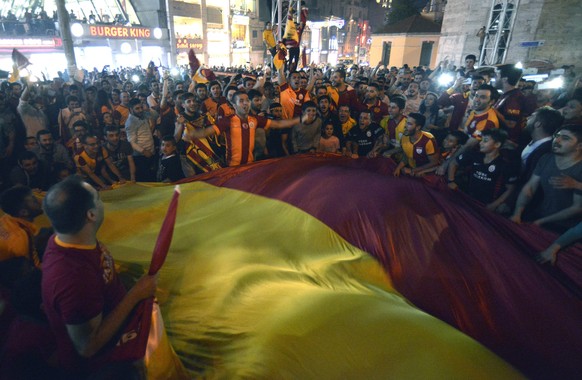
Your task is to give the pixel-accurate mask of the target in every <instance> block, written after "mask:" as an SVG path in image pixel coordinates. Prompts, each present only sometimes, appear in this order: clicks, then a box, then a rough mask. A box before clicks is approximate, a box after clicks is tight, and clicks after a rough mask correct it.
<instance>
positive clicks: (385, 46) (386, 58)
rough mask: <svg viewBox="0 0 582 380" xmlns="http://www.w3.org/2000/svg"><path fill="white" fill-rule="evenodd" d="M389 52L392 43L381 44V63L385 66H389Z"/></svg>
mask: <svg viewBox="0 0 582 380" xmlns="http://www.w3.org/2000/svg"><path fill="white" fill-rule="evenodd" d="M390 50H392V42H391V41H388V42H386V41H384V42H382V63H383V64H384V65H386V66H388V65H390Z"/></svg>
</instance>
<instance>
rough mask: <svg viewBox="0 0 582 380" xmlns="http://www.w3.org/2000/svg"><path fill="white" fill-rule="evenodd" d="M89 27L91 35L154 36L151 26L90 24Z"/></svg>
mask: <svg viewBox="0 0 582 380" xmlns="http://www.w3.org/2000/svg"><path fill="white" fill-rule="evenodd" d="M87 29H88V33H87V34H88V35H89V36H91V37H106V38H138V39H147V38H151V37H152V31H151V29H150V28H136V27H128V26H108V25H89V26H87Z"/></svg>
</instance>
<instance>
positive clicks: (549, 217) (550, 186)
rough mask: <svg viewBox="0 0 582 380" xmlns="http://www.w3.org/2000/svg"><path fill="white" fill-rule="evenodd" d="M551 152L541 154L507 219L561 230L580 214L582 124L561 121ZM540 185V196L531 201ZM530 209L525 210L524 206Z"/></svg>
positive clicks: (570, 224) (578, 219) (571, 223)
mask: <svg viewBox="0 0 582 380" xmlns="http://www.w3.org/2000/svg"><path fill="white" fill-rule="evenodd" d="M552 153H553V154H548V155H545V156H543V157H542V158H541V159H540V160H539V162H538V164H537V165H536V168H535V169H534V173H533V175H532V176H531V178H530V179H529V181H528V182H527V183H526V184H525V186H524V187H523V188H522V190H521V192H520V193H519V196H518V198H517V203H516V206H515V211H514V213H513V216H512V217H511V219H512V220H513V221H514V222H516V223H520V222H521V221H522V219H524V220H530V221H533V223H534V224H536V225H543V226H544V227H547V228H550V229H553V230H557V231H560V232H563V231H564V230H566V229H568V228H571V227H573V226H575V225H576V224H577V223H578V222H579V221H580V214H582V190H581V189H580V188H579V187H580V186H579V185H580V182H582V126H580V125H565V126H563V127H562V129H560V130H559V131H558V132H557V133H556V134H555V135H554V139H553V141H552ZM538 188H542V189H543V194H544V196H543V200H542V202H541V203H539V204H537V205H536V204H532V202H531V201H532V200H533V198H534V195H535V192H536V190H537V189H538ZM529 204H532V206H534V209H533V210H531V212H529V210H528V212H527V213H526V212H525V211H526V206H528V205H529Z"/></svg>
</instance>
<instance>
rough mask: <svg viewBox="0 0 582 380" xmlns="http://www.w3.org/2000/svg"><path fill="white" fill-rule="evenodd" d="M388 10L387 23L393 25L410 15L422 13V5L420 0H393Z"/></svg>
mask: <svg viewBox="0 0 582 380" xmlns="http://www.w3.org/2000/svg"><path fill="white" fill-rule="evenodd" d="M389 3H390V7H389V8H388V11H387V12H386V24H387V25H391V24H395V23H397V22H399V21H402V20H404V19H407V18H408V17H411V16H414V15H418V14H420V9H422V6H421V7H420V8H419V7H418V4H417V3H418V1H413V0H392V1H389Z"/></svg>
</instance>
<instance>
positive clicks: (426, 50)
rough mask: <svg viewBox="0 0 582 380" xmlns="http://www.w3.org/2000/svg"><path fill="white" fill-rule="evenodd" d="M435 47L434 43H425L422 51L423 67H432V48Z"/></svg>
mask: <svg viewBox="0 0 582 380" xmlns="http://www.w3.org/2000/svg"><path fill="white" fill-rule="evenodd" d="M433 46H434V41H423V42H422V48H421V49H420V62H419V65H421V66H430V58H431V57H432V48H433Z"/></svg>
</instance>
